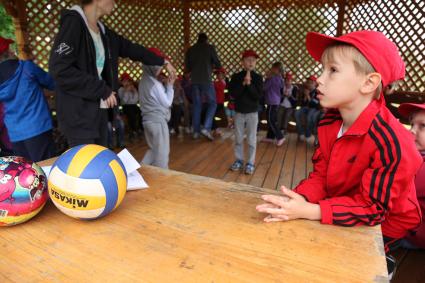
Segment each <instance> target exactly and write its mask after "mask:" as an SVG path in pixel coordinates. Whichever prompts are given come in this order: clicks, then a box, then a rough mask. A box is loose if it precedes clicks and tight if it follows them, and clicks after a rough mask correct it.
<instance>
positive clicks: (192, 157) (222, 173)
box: [127, 130, 314, 189]
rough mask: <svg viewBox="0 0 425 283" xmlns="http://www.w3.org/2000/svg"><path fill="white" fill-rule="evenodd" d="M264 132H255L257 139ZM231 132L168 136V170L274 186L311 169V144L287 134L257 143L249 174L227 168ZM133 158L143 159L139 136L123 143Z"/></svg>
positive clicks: (295, 179)
mask: <svg viewBox="0 0 425 283" xmlns="http://www.w3.org/2000/svg"><path fill="white" fill-rule="evenodd" d="M264 135H265V132H259V134H258V140H261V138H262V137H263V136H264ZM233 140H234V135H233V131H230V130H225V131H224V134H223V136H222V137H221V138H217V139H216V140H214V141H213V142H211V141H208V140H206V139H204V138H201V139H199V140H193V139H192V138H191V136H189V135H183V136H179V137H177V136H174V137H172V138H171V153H170V163H169V166H170V169H173V170H177V171H181V172H185V173H190V174H195V175H201V176H206V177H212V178H216V179H222V180H224V181H231V182H237V183H244V184H250V185H253V186H256V187H263V188H268V189H278V188H280V186H281V185H286V186H287V187H291V188H293V187H295V186H296V185H297V184H298V183H299V182H300V181H301V180H302V179H304V178H305V177H306V176H307V174H308V173H309V172H310V171H311V170H312V164H311V156H312V154H313V150H314V149H313V146H312V145H309V144H308V143H305V142H298V141H297V136H296V134H293V133H291V134H290V135H289V137H288V140H287V141H286V142H285V143H284V144H283V146H281V147H276V146H275V145H274V144H270V143H261V142H259V143H258V145H257V154H256V170H255V172H254V174H253V175H245V174H244V173H243V172H241V173H239V172H232V171H230V170H229V168H230V166H231V165H232V163H233V161H234V154H233ZM127 149H128V150H129V151H130V152H131V153H132V154H133V155H134V156H135V157H136V159H137V160H141V159H142V158H143V155H144V153H145V152H146V150H147V146H146V144H145V143H144V141H143V139H140V140H139V141H138V142H136V143H133V144H129V145H127Z"/></svg>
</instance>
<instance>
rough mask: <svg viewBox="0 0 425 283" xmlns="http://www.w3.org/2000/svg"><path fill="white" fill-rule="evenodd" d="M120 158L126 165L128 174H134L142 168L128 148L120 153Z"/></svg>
mask: <svg viewBox="0 0 425 283" xmlns="http://www.w3.org/2000/svg"><path fill="white" fill-rule="evenodd" d="M118 157H119V158H120V159H121V161H122V163H123V164H124V167H125V170H126V171H127V174H129V173H132V172H134V171H136V170H137V169H139V168H140V164H139V162H137V160H136V159H134V157H133V155H131V153H130V152H129V151H128V150H127V149H126V148H124V149H123V150H121V152H120V153H118Z"/></svg>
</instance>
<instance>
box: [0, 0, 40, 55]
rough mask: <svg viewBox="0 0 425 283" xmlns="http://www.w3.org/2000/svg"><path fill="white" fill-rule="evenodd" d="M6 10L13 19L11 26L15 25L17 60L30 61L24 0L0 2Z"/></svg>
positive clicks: (3, 0)
mask: <svg viewBox="0 0 425 283" xmlns="http://www.w3.org/2000/svg"><path fill="white" fill-rule="evenodd" d="M0 1H1V3H2V4H3V6H4V7H5V8H6V11H7V13H8V14H10V15H11V16H12V17H13V24H14V25H15V36H16V45H17V47H18V56H19V59H22V60H26V59H31V58H32V55H31V49H30V48H29V45H28V33H27V27H28V24H27V13H26V9H25V1H24V0H16V1H11V0H0Z"/></svg>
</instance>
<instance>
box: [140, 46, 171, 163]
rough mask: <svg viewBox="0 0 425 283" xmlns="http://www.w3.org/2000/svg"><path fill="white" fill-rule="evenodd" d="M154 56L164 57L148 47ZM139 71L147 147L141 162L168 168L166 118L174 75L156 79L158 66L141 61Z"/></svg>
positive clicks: (168, 144)
mask: <svg viewBox="0 0 425 283" xmlns="http://www.w3.org/2000/svg"><path fill="white" fill-rule="evenodd" d="M149 50H150V51H152V52H154V53H155V54H157V55H158V56H161V57H163V58H165V59H166V56H165V55H163V53H162V52H161V51H159V50H158V49H156V48H150V49H149ZM142 69H143V75H142V78H141V80H140V83H139V102H140V108H141V110H142V116H143V128H144V132H145V139H146V143H147V144H148V147H149V149H148V151H147V152H146V153H145V156H144V157H143V160H142V161H141V164H147V165H153V166H157V167H161V168H164V169H168V156H169V153H170V137H169V131H168V121H169V120H170V114H171V112H170V107H171V105H172V103H173V96H174V89H173V85H174V81H175V79H176V78H175V76H174V75H172V74H170V75H169V77H167V78H166V79H165V80H164V82H162V81H161V80H160V78H159V77H160V74H161V71H162V67H158V66H148V65H143V67H142Z"/></svg>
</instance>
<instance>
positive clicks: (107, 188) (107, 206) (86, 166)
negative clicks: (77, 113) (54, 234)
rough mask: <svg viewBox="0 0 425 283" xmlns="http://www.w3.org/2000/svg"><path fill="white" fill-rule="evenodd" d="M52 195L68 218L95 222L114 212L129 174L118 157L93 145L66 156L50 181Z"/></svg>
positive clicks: (51, 174) (57, 205) (51, 173)
mask: <svg viewBox="0 0 425 283" xmlns="http://www.w3.org/2000/svg"><path fill="white" fill-rule="evenodd" d="M48 185H49V195H50V198H51V199H52V201H53V203H54V204H55V206H56V207H57V208H58V209H59V210H60V211H62V212H63V213H65V214H66V215H68V216H71V217H74V218H79V219H85V220H89V219H96V218H100V217H103V216H105V215H107V214H109V213H110V212H112V211H113V210H115V209H116V208H117V207H118V206H119V205H120V204H121V202H122V200H123V199H124V196H125V193H126V191H127V173H126V170H125V168H124V165H123V164H122V162H121V160H120V159H119V157H118V156H117V155H116V154H115V153H114V152H112V151H111V150H109V149H107V148H105V147H103V146H99V145H94V144H88V145H79V146H76V147H73V148H71V149H69V150H68V151H66V152H64V153H63V154H62V155H61V156H60V157H59V158H58V159H57V160H56V162H55V163H54V164H53V166H52V169H51V171H50V174H49V178H48Z"/></svg>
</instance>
